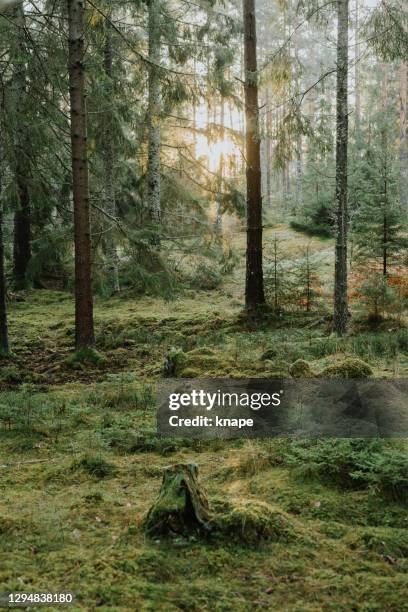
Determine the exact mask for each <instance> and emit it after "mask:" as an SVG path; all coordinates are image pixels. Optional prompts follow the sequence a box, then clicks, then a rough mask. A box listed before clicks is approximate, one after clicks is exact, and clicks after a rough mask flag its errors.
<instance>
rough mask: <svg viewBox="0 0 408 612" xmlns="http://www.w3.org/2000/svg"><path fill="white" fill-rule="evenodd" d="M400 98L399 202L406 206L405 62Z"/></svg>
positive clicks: (407, 174)
mask: <svg viewBox="0 0 408 612" xmlns="http://www.w3.org/2000/svg"><path fill="white" fill-rule="evenodd" d="M399 98H400V142H399V145H400V154H399V158H400V204H401V207H403V208H404V209H406V208H407V207H408V194H407V190H408V167H407V164H408V154H407V64H406V63H405V62H401V65H400V78H399Z"/></svg>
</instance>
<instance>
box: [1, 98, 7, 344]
mask: <svg viewBox="0 0 408 612" xmlns="http://www.w3.org/2000/svg"><path fill="white" fill-rule="evenodd" d="M0 112H1V113H3V108H0ZM0 121H1V123H2V118H0ZM2 127H3V126H2V125H0V355H4V354H6V355H7V354H8V352H9V341H8V325H7V286H6V275H5V273H4V238H3V203H2V201H1V195H2V187H3V142H2Z"/></svg>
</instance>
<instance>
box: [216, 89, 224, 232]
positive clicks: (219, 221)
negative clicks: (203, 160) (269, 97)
mask: <svg viewBox="0 0 408 612" xmlns="http://www.w3.org/2000/svg"><path fill="white" fill-rule="evenodd" d="M224 104H225V103H224V98H221V117H220V124H221V141H222V142H224V139H225V106H224ZM224 166H225V160H224V153H223V152H221V155H220V165H219V175H220V183H219V184H220V189H219V193H218V197H217V212H216V218H215V230H216V232H217V233H218V234H219V235H222V193H223V191H224Z"/></svg>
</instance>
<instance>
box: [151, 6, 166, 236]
mask: <svg viewBox="0 0 408 612" xmlns="http://www.w3.org/2000/svg"><path fill="white" fill-rule="evenodd" d="M160 4H161V3H160V0H149V3H148V11H149V17H148V22H149V23H148V35H149V68H148V70H149V105H148V119H147V123H148V129H149V145H148V149H149V150H148V167H147V190H148V196H147V197H148V208H149V213H150V218H151V221H152V223H153V225H154V231H155V232H157V231H158V229H159V226H160V223H161V216H162V213H161V203H160V196H161V163H160V149H161V134H160V129H161V128H160V67H159V65H160V60H161V53H160V38H161V33H160V28H161V15H160ZM155 242H156V243H157V242H158V236H156V237H155Z"/></svg>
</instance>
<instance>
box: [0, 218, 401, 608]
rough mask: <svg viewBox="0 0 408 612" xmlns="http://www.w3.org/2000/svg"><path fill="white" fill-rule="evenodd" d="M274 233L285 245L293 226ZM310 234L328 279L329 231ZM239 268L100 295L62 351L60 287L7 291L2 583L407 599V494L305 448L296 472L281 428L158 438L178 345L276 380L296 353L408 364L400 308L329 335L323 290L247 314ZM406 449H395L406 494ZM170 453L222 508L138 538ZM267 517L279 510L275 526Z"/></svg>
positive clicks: (192, 357)
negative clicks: (250, 435)
mask: <svg viewBox="0 0 408 612" xmlns="http://www.w3.org/2000/svg"><path fill="white" fill-rule="evenodd" d="M278 229H279V231H280V232H281V233H283V234H285V236H286V237H287V239H288V241H289V246H291V248H293V249H294V250H295V248H296V247H295V245H296V244H297V242H298V237H297V236H296V237H295V236H294V235H293V233H292V232H290V231H289V230H287V228H284V227H281V228H278ZM268 235H269V234H267V239H268ZM312 244H313V245H314V246H313V248H314V249H315V251H316V252H321V253H322V254H323V255H322V256H323V260H322V275H323V276H324V275H325V274H326V275H327V276H328V275H329V272H330V270H331V268H330V265H331V261H332V260H331V257H332V256H331V254H330V253H331V251H330V248H331V243H330V241H327V240H324V241H323V240H322V241H319V240H317V239H313V240H312ZM242 248H243V245H242V243H240V244H238V245H237V249H238V250H239V249H242ZM324 258H326V259H327V261H326V259H324ZM326 264H327V265H326ZM242 273H243V270H242V268H237V269H236V270H234V271H233V273H231V274H230V275H229V276H228V277H227V278H226V279H225V281H224V283H223V284H222V285H221V286H220V287H219V288H218V289H216V290H214V291H198V290H197V291H192V290H186V291H185V292H183V293H182V294H180V295H179V296H178V297H177V298H176V299H175V300H173V301H170V302H165V301H163V300H160V299H158V298H150V297H144V298H138V299H135V298H134V297H132V296H130V295H126V294H123V295H121V296H118V297H114V298H111V299H101V298H98V299H97V300H96V309H95V318H96V337H97V344H96V349H95V351H94V352H92V353H90V354H86V355H73V348H72V346H73V304H72V297H71V296H70V295H69V294H66V293H60V292H51V291H32V292H27V293H26V294H22V296H20V299H21V301H20V300H19V301H16V300H13V301H12V302H11V304H10V330H11V342H12V346H13V355H12V356H11V357H10V358H7V359H2V360H1V362H0V385H1V394H0V487H1V490H0V556H1V558H0V591H6V590H16V591H31V592H33V591H41V590H47V591H51V590H54V591H58V590H71V591H73V592H75V593H76V596H77V599H76V603H75V605H74V608H75V609H78V610H82V609H83V610H93V609H96V608H99V609H102V610H104V609H105V610H146V611H147V610H164V611H167V610H168V611H171V610H185V611H196V610H197V611H199V610H200V611H201V610H211V611H213V610H220V611H221V610H225V611H226V610H231V611H232V610H233V611H241V610H243V611H244V610H245V611H246V610H248V611H249V610H253V609H258V608H259V609H266V610H273V611H275V610H279V611H280V610H290V611H302V612H303V611H309V610H310V611H318V610H345V611H346V610H347V611H348V610H358V611H374V610H378V611H384V610H385V611H400V610H408V604H407V601H408V597H407V596H408V580H407V571H408V529H407V528H408V511H407V510H408V508H407V505H406V502H405V501H404V499H405V498H404V495H401V496H400V497H398V496H397V497H393V496H390V495H388V494H386V488H385V487H383V488H382V489H381V488H380V487H379V486H378V483H377V482H373V483H371V482H370V481H369V480H367V482H366V481H364V482H363V481H362V480H358V479H357V480H356V482H355V486H350V482H349V481H350V478H348V479H347V478H343V479H342V478H335V477H333V478H331V477H330V474H332V472H330V469H326V470H325V466H326V465H327V466H329V468H330V466H332V465H335V466H337V465H339V461H338V457H337V456H335V457H330V456H329V455H327V456H326V457H325V459H324V461H325V462H326V463H323V464H322V465H320V466H318V467H319V469H320V472H319V469H314V470H313V469H312V468H316V457H315V455H313V452H312V451H311V454H310V457H311V458H310V466H311V469H310V470H309V471H308V470H300V469H299V462H306V463H307V461H308V459H307V457H309V455H307V453H308V452H309V451H308V450H307V449H306V451H305V450H304V449H303V450H302V449H301V450H299V449H297V448H295V447H294V443H290V442H288V441H285V440H281V441H263V442H261V441H240V440H236V441H230V442H223V441H213V442H193V441H183V440H180V439H176V440H171V439H167V440H166V439H158V438H156V436H155V433H154V430H155V412H154V396H155V381H156V380H157V379H158V378H159V377H161V376H162V373H163V368H164V363H165V358H166V355H167V354H168V353H169V351H171V350H173V349H175V350H176V351H177V353H178V354H179V355H180V354H181V355H182V357H181V361H180V364H181V365H180V364H179V365H180V370H179V371H178V372H176V375H177V376H178V375H179V374H180V373H182V375H186V370H189V371H187V375H191V376H196V375H200V376H220V377H222V376H225V377H230V376H237V377H240V376H243V377H244V376H249V375H251V376H271V375H274V374H276V373H283V374H285V375H287V376H288V375H289V371H290V367H291V365H292V364H293V363H295V362H296V361H297V360H300V359H301V360H304V361H306V362H307V363H308V364H309V366H310V368H311V369H312V371H313V372H315V373H317V374H319V373H321V372H323V371H324V369H325V368H328V367H331V368H333V367H334V366H336V364H339V363H343V362H344V360H345V359H354V360H355V359H360V360H363V361H364V362H365V363H367V364H368V365H369V367H370V368H371V370H372V372H373V375H374V376H376V377H392V376H400V377H403V376H407V375H408V337H407V331H406V328H405V327H404V320H401V319H399V320H398V321H396V320H394V319H390V320H387V321H386V323H385V324H384V325H383V326H381V327H380V328H379V329H376V330H373V329H369V328H364V326H363V324H362V323H360V321H362V319H361V313H359V312H355V313H353V314H354V315H355V316H354V318H353V324H352V329H351V334H350V335H349V336H348V337H347V338H345V339H337V338H333V337H331V336H330V331H329V325H328V322H327V319H326V315H327V312H328V309H329V305H328V303H327V304H325V303H324V300H325V296H323V298H322V304H321V305H320V306H319V308H318V309H316V310H314V311H313V312H312V313H305V312H290V313H288V314H286V315H284V316H281V317H276V316H274V315H272V314H270V315H268V316H265V317H263V318H262V319H259V320H253V319H248V318H246V317H243V316H242ZM323 284H324V285H325V287H326V284H325V283H323ZM325 291H327V293H328V294H329V292H330V287H327V288H326V289H325ZM404 444H405V443H404V442H400V443H399V446H398V449H396V448H394V446H393V445H392V444H391V445H390V449H389V452H390V453H391V452H392V453H394V454H395V453H399V454H398V462H399V463H398V466H399V467H398V468H396V469H398V470H399V480H398V486H399V487H400V488H401V491H402V492H405V490H406V489H405V487H406V483H405V480H404V478H405V476H404V474H405V472H404V469H405V467H404V465H405V464H404V463H403V459H401V456H402V457H403V456H404V453H405V446H404ZM322 452H323V451H322ZM325 452H326V451H325ZM338 452H339V457H344V456H345V455H344V453H347V452H349V451H348V450H347V449H344V448H343V447H341V448H340V449H339V451H338ZM359 452H360V451H359ZM367 452H368V451H367ZM370 452H371V451H370ZM302 453H303V454H302ZM305 453H306V454H305ZM342 453H343V454H342ZM353 453H354V451H353ZM353 453H352V459H351V460H350V454H349V455H347V460H348V461H349V463H347V461H344V464H341V466H342V467H341V469H342V470H343V471H344V474H341V475H342V476H344V475H346V476H349V475H350V473H351V471H352V469H353V466H352V465H351V464H350V461H355V457H356V455H355V453H354V454H353ZM377 454H378V453H377ZM374 455H375V453H374ZM374 455H373V456H374ZM393 456H394V455H393ZM395 456H397V455H395ZM305 457H306V459H305ZM369 459H370V457H369ZM367 461H368V459H367ZM177 462H183V463H186V462H194V463H196V464H198V466H199V474H200V479H201V482H202V483H203V485H204V486H205V488H206V490H207V492H208V496H209V500H210V505H211V506H212V507H213V508H216V509H217V508H218V509H219V511H220V512H221V514H222V516H223V517H224V518H223V525H224V529H223V531H222V533H221V532H220V533H219V534H218V535H217V536H214V535H213V536H211V537H208V538H201V537H199V536H198V535H196V534H191V536H189V535H186V536H177V537H174V538H170V539H169V538H165V537H156V538H148V537H147V536H146V535H145V533H144V530H143V527H142V525H143V519H144V517H145V515H146V512H147V511H148V509H149V508H150V507H151V506H152V504H153V502H154V500H155V499H156V497H157V495H158V492H159V489H160V483H161V479H162V472H163V468H164V467H165V466H167V465H169V464H173V463H177ZM330 462H331V463H330ZM396 462H397V460H396ZM396 465H397V463H396ZM356 469H357V468H356ZM379 469H380V468H379ZM324 471H325V473H326V476H327V478H322V477H321V475H322V473H323V472H324ZM378 482H380V483H381V480H379V481H378ZM231 508H233V509H234V513H235V514H233V513H232V511H230V509H231ZM271 516H273V517H276V516H279V517H283V519H282V520H283V523H282V524H280V523H279V524H276V523H275V522H273V528H272V527H271V525H272V523H270V522H268V521H269V520H270V518H265V517H271ZM257 517H260V519H259V520H261V521H264V523H263V525H264V526H263V527H262V528H260V529H259V530H258V528H257V523H256V521H257V520H258V518H257ZM265 521H266V523H265ZM253 524H255V527H252V525H253ZM245 525H246V526H247V530H246V531H245ZM229 526H230V527H229ZM249 526H251V529H249ZM229 528H230V531H229V532H228V529H229ZM258 532H259V533H260V534H261V535H260V536H259V537H258V535H257V534H258ZM245 533H250V534H255V535H251V537H249V538H246V537H244V535H245ZM288 533H289V536H288ZM262 534H263V535H262Z"/></svg>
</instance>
